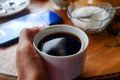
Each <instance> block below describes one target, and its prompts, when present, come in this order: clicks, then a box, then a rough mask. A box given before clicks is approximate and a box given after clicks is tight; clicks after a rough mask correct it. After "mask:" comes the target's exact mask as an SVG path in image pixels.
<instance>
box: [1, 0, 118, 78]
mask: <svg viewBox="0 0 120 80" xmlns="http://www.w3.org/2000/svg"><path fill="white" fill-rule="evenodd" d="M44 9H50V10H53V11H55V12H56V13H58V14H59V15H61V16H62V17H63V18H64V23H63V24H69V25H72V23H71V21H70V20H69V18H68V17H67V13H66V11H58V10H54V9H53V7H52V3H51V2H49V1H48V0H31V3H30V5H29V6H28V8H27V9H25V10H24V11H22V12H20V13H17V14H16V15H13V16H10V17H6V18H0V22H1V23H2V22H5V21H8V20H11V19H14V18H17V17H20V16H23V15H25V14H29V13H33V12H38V11H41V10H44ZM116 16H117V17H115V19H114V20H113V21H112V22H111V24H110V25H109V26H108V28H107V29H105V30H104V31H102V32H100V33H97V34H88V37H89V40H90V43H89V46H88V49H87V54H86V58H85V65H84V69H83V72H82V74H81V77H80V78H83V80H84V79H86V80H87V79H88V78H87V77H91V79H92V78H94V79H95V80H96V79H97V78H101V77H102V76H103V75H106V76H107V77H108V78H110V76H111V75H110V76H109V74H113V73H114V74H113V75H114V77H117V78H118V77H119V76H120V75H119V72H120V15H118V14H117V15H116ZM118 17H119V18H118ZM16 47H17V43H15V44H13V45H10V46H7V47H4V48H3V47H0V54H15V52H16ZM116 75H117V76H116ZM93 76H97V77H93ZM99 76H100V77H99ZM106 76H103V77H106ZM103 77H102V78H103ZM80 78H79V79H80ZM79 79H77V80H79ZM0 80H1V79H0ZM88 80H90V79H88ZM101 80H103V79H101Z"/></svg>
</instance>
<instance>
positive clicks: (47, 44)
mask: <svg viewBox="0 0 120 80" xmlns="http://www.w3.org/2000/svg"><path fill="white" fill-rule="evenodd" d="M80 48H81V41H80V39H79V38H78V37H77V36H76V35H74V34H70V33H63V32H58V33H54V34H50V35H48V36H46V37H44V38H43V39H42V40H41V41H40V42H39V44H38V49H39V50H40V51H42V52H45V53H47V54H49V55H53V56H67V55H72V54H75V53H77V52H78V51H79V50H80Z"/></svg>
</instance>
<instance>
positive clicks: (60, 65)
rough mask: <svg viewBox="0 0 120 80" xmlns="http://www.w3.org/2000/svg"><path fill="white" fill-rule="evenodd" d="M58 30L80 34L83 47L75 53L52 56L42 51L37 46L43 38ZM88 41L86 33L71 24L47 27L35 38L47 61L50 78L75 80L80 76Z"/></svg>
mask: <svg viewBox="0 0 120 80" xmlns="http://www.w3.org/2000/svg"><path fill="white" fill-rule="evenodd" d="M58 32H67V33H72V34H74V35H76V36H78V38H79V39H80V40H81V49H80V50H79V51H78V52H77V53H75V54H73V55H68V56H52V55H49V54H46V53H44V52H42V51H40V50H39V49H38V48H37V46H38V44H39V42H40V41H41V39H43V38H44V37H46V36H48V35H50V34H54V33H58ZM88 43H89V40H88V37H87V35H86V33H84V32H83V31H82V30H80V29H78V28H76V27H73V26H70V25H53V26H50V27H48V28H45V29H43V30H41V31H40V32H38V33H37V34H36V35H35V37H34V40H33V45H34V47H35V49H36V50H37V51H38V53H39V54H40V55H41V56H42V58H43V59H44V60H45V62H46V65H47V68H48V72H49V77H50V80H73V79H75V78H77V77H78V76H80V73H81V71H82V66H83V63H84V55H85V52H86V48H87V46H88ZM51 45H52V44H51ZM73 47H74V46H73Z"/></svg>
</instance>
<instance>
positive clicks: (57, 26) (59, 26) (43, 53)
mask: <svg viewBox="0 0 120 80" xmlns="http://www.w3.org/2000/svg"><path fill="white" fill-rule="evenodd" d="M61 27H63V28H64V27H69V28H72V29H75V30H79V32H80V33H82V34H83V35H84V36H85V38H86V43H85V44H82V46H81V48H80V50H79V51H78V52H77V53H75V54H72V55H67V56H54V55H48V54H46V53H45V52H42V51H40V50H39V49H38V48H37V44H36V43H35V40H36V38H37V36H38V35H39V34H40V33H41V32H43V31H45V30H48V29H55V28H61ZM55 33H56V32H55ZM69 33H71V32H69ZM75 35H76V34H75ZM76 36H78V35H76ZM78 37H79V38H80V40H81V37H80V36H78ZM84 42H85V41H84ZM81 43H82V42H81ZM88 44H89V39H88V36H87V34H86V33H85V32H84V31H82V30H81V29H79V28H76V27H74V26H71V25H64V24H60V25H52V26H49V27H46V28H44V29H42V30H41V31H39V32H38V33H37V34H36V35H35V36H34V39H33V46H34V48H35V49H36V50H37V51H38V53H39V54H42V55H46V56H48V57H52V58H67V57H73V56H76V55H78V54H80V53H82V52H84V51H85V50H86V48H87V46H88ZM82 48H83V49H82Z"/></svg>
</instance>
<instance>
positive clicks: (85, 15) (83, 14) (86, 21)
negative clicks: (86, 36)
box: [71, 6, 111, 31]
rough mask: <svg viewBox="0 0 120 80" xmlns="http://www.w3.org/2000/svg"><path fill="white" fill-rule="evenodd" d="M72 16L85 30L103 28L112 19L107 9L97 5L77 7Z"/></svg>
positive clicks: (76, 23) (73, 20)
mask: <svg viewBox="0 0 120 80" xmlns="http://www.w3.org/2000/svg"><path fill="white" fill-rule="evenodd" d="M98 12H99V13H98ZM96 13H97V14H96ZM71 16H72V19H71V20H72V22H73V23H74V24H75V25H76V26H77V27H78V26H79V28H81V29H83V30H84V31H85V30H91V31H94V30H103V29H104V27H105V26H106V25H107V24H108V23H109V22H110V20H111V19H110V18H109V17H110V14H109V13H108V12H107V11H106V10H105V9H103V8H100V7H96V6H86V7H82V8H77V9H75V10H74V11H73V12H72V13H71Z"/></svg>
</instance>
